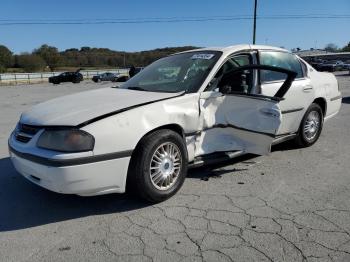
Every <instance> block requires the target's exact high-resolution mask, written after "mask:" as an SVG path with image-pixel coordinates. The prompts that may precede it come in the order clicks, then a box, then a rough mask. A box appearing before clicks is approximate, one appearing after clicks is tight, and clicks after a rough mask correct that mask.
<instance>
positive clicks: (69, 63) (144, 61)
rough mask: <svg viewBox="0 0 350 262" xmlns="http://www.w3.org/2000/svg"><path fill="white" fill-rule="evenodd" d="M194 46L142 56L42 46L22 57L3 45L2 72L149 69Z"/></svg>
mask: <svg viewBox="0 0 350 262" xmlns="http://www.w3.org/2000/svg"><path fill="white" fill-rule="evenodd" d="M195 48H197V47H194V46H183V47H166V48H157V49H153V50H148V51H141V52H122V51H114V50H111V49H108V48H92V47H88V46H84V47H81V48H80V49H77V48H70V49H66V50H64V51H59V50H58V49H57V48H56V47H54V46H49V45H46V44H44V45H42V46H40V47H39V48H37V49H34V50H33V51H32V52H31V53H21V54H19V55H16V54H13V52H12V51H11V50H10V49H9V48H7V47H6V46H4V45H0V72H8V71H10V70H17V71H23V72H38V71H55V70H57V68H60V67H70V68H84V67H95V68H101V67H108V68H123V67H128V66H135V67H138V66H146V65H148V64H150V63H152V62H153V61H155V60H157V59H159V58H162V57H164V56H167V55H169V54H173V53H176V52H182V51H186V50H190V49H195Z"/></svg>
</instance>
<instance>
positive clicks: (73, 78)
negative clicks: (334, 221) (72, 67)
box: [49, 71, 83, 84]
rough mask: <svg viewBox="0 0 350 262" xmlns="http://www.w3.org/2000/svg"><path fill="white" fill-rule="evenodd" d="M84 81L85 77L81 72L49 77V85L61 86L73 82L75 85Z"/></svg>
mask: <svg viewBox="0 0 350 262" xmlns="http://www.w3.org/2000/svg"><path fill="white" fill-rule="evenodd" d="M82 80H83V75H82V74H81V73H80V72H79V71H76V72H64V73H62V74H59V75H57V76H51V77H49V83H52V84H60V83H63V82H72V83H74V84H77V83H80V82H81V81H82Z"/></svg>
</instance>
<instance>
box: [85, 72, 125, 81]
mask: <svg viewBox="0 0 350 262" xmlns="http://www.w3.org/2000/svg"><path fill="white" fill-rule="evenodd" d="M119 77H120V75H119V74H114V73H110V72H106V73H103V74H99V75H95V76H93V77H92V81H94V82H96V83H97V82H100V81H112V82H117V81H118V78H119Z"/></svg>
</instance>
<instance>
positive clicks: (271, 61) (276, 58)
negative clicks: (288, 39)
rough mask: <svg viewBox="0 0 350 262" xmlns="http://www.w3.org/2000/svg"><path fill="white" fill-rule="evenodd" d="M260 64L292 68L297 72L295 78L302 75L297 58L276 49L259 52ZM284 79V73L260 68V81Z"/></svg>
mask: <svg viewBox="0 0 350 262" xmlns="http://www.w3.org/2000/svg"><path fill="white" fill-rule="evenodd" d="M259 60H260V64H262V65H269V66H276V67H281V68H284V69H288V70H292V71H295V72H297V73H298V75H297V77H296V78H301V77H303V76H304V74H303V69H302V66H301V64H300V61H299V59H298V58H297V57H296V56H295V55H293V54H290V53H285V52H276V51H266V52H265V51H262V52H260V53H259ZM285 79H286V75H285V74H283V73H279V72H273V71H266V70H262V71H261V73H260V81H261V82H262V83H264V82H270V81H282V80H285Z"/></svg>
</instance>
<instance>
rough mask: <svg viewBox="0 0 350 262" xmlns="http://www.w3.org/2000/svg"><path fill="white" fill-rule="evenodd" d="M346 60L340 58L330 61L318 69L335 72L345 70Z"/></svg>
mask: <svg viewBox="0 0 350 262" xmlns="http://www.w3.org/2000/svg"><path fill="white" fill-rule="evenodd" d="M343 66H344V62H343V61H340V60H335V61H328V62H325V63H323V64H320V65H319V66H318V71H321V72H322V71H327V72H335V71H340V70H343Z"/></svg>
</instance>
